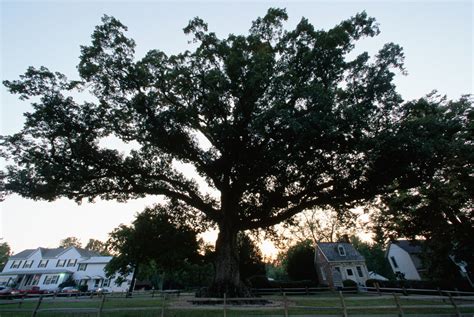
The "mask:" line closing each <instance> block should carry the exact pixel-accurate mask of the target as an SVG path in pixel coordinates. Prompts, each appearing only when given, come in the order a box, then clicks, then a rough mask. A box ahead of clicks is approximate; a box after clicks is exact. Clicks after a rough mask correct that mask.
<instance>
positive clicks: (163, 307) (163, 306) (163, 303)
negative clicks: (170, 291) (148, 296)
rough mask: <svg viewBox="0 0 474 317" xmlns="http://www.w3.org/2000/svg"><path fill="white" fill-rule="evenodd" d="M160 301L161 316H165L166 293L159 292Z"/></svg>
mask: <svg viewBox="0 0 474 317" xmlns="http://www.w3.org/2000/svg"><path fill="white" fill-rule="evenodd" d="M161 297H162V302H161V317H165V306H166V294H165V293H161Z"/></svg>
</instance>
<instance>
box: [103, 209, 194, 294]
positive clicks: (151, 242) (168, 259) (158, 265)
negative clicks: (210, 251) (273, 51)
mask: <svg viewBox="0 0 474 317" xmlns="http://www.w3.org/2000/svg"><path fill="white" fill-rule="evenodd" d="M168 208H170V207H169V206H160V205H157V206H155V207H154V208H146V209H145V210H144V211H143V212H141V213H139V214H138V215H137V217H136V219H135V220H134V221H133V223H132V225H130V226H126V225H120V226H119V227H118V228H116V229H115V230H114V231H112V232H111V233H110V234H109V240H108V241H107V246H108V248H109V250H110V251H111V253H112V254H113V255H114V257H113V258H112V260H110V262H109V263H108V264H107V266H106V270H107V274H108V275H109V276H111V275H116V274H118V275H120V277H121V279H119V280H123V279H125V278H130V279H134V278H135V277H136V276H137V275H138V274H139V273H140V271H141V270H143V269H144V268H146V267H152V268H153V270H154V271H159V272H168V273H170V272H172V271H176V270H178V269H180V268H182V267H183V266H184V265H185V264H186V263H189V262H192V261H193V260H194V259H195V258H197V257H198V250H199V243H198V241H197V237H196V234H197V231H196V230H195V229H194V228H191V227H190V226H188V225H187V224H186V223H182V222H181V221H179V218H178V219H176V218H173V217H171V215H170V211H169V209H168ZM131 274H133V277H132V276H129V275H131ZM131 290H133V283H132V284H131Z"/></svg>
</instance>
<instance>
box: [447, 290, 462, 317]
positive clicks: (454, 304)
mask: <svg viewBox="0 0 474 317" xmlns="http://www.w3.org/2000/svg"><path fill="white" fill-rule="evenodd" d="M447 293H448V296H449V301H450V302H451V305H453V307H454V310H455V311H456V316H458V317H461V312H460V311H459V308H458V305H456V303H455V302H454V299H453V295H451V292H447Z"/></svg>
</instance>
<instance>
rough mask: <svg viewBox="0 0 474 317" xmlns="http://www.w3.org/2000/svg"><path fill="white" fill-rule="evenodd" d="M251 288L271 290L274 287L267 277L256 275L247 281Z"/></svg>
mask: <svg viewBox="0 0 474 317" xmlns="http://www.w3.org/2000/svg"><path fill="white" fill-rule="evenodd" d="M247 281H248V283H249V285H250V287H253V288H269V287H272V286H271V284H270V281H269V280H268V278H267V277H266V276H265V275H254V276H251V277H249V278H248V279H247Z"/></svg>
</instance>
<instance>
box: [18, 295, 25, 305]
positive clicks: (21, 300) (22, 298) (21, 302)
mask: <svg viewBox="0 0 474 317" xmlns="http://www.w3.org/2000/svg"><path fill="white" fill-rule="evenodd" d="M24 300H25V296H22V297H21V298H20V301H19V302H18V308H21V304H23V301H24Z"/></svg>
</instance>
